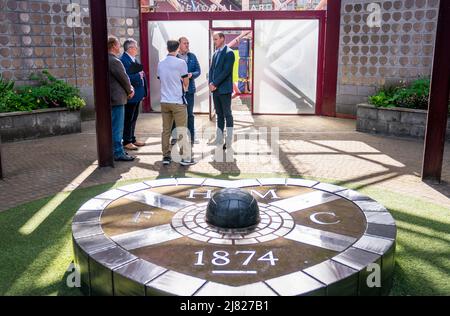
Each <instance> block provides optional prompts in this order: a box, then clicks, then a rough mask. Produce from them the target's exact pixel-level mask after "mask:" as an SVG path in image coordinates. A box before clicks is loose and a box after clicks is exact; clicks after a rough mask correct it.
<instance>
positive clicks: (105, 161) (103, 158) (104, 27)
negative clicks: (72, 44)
mask: <svg viewBox="0 0 450 316" xmlns="http://www.w3.org/2000/svg"><path fill="white" fill-rule="evenodd" d="M89 5H90V13H91V36H92V59H93V62H92V63H93V69H94V100H95V101H94V102H95V113H96V131H97V155H98V164H99V167H114V157H113V145H112V127H111V121H112V118H111V105H110V91H109V78H108V76H109V75H108V45H107V43H108V20H107V16H106V0H91V1H89Z"/></svg>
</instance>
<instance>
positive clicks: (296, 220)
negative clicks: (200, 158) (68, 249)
mask: <svg viewBox="0 0 450 316" xmlns="http://www.w3.org/2000/svg"><path fill="white" fill-rule="evenodd" d="M72 235H73V245H74V254H75V266H76V268H77V270H78V271H79V273H80V276H81V287H82V291H83V292H84V293H85V294H87V295H183V296H191V295H198V296H210V295H221V296H242V295H250V296H270V295H386V294H388V293H389V290H390V288H391V284H392V274H393V270H394V252H395V238H396V226H395V222H394V219H393V218H392V216H391V215H390V213H389V212H388V211H387V210H386V209H385V208H384V207H383V206H382V205H380V204H378V203H377V202H376V201H374V200H372V199H370V198H369V197H367V196H364V195H361V194H359V193H358V192H355V191H352V190H348V189H346V188H343V187H339V186H335V185H331V184H326V183H319V182H316V181H312V180H303V179H284V178H275V179H273V178H270V179H244V180H236V181H227V180H217V179H204V178H182V179H174V178H171V179H158V180H153V181H146V182H142V183H137V184H132V185H128V186H124V187H121V188H118V189H114V190H111V191H107V192H105V193H103V194H101V195H99V196H97V197H95V198H93V199H91V200H89V201H88V202H86V203H85V204H84V205H83V206H82V207H81V208H80V209H79V211H78V212H77V213H76V215H75V217H74V219H73V223H72Z"/></svg>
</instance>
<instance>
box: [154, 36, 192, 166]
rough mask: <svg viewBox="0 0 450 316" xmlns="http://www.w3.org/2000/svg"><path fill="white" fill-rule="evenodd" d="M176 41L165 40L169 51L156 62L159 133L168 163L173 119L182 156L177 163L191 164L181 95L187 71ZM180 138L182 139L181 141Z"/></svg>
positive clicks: (164, 161) (187, 75) (164, 162)
mask: <svg viewBox="0 0 450 316" xmlns="http://www.w3.org/2000/svg"><path fill="white" fill-rule="evenodd" d="M179 46H180V43H179V42H178V41H174V40H169V41H167V50H168V51H169V54H168V55H167V57H166V58H164V59H163V60H162V61H160V62H159V64H158V72H157V76H158V79H159V80H160V81H161V114H162V121H163V132H162V136H161V143H162V153H163V164H164V165H169V164H170V163H171V162H172V155H171V148H170V136H171V134H172V125H173V122H174V121H175V124H176V126H177V129H176V132H177V135H178V138H179V141H178V145H179V146H180V149H181V154H182V159H181V161H180V164H181V165H183V166H188V165H192V164H194V163H195V162H194V160H193V159H192V155H191V151H192V149H191V146H190V144H189V143H188V140H189V137H188V134H187V132H188V129H187V108H186V100H185V97H184V94H185V92H186V91H187V89H188V87H189V74H188V68H187V64H186V62H185V61H184V60H182V59H179V58H178V57H177V54H178V48H179ZM181 140H182V141H181Z"/></svg>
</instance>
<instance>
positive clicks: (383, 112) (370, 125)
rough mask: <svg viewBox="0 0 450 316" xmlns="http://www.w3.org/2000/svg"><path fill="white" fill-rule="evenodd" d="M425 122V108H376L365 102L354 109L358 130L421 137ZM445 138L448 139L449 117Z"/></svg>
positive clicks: (449, 134)
mask: <svg viewBox="0 0 450 316" xmlns="http://www.w3.org/2000/svg"><path fill="white" fill-rule="evenodd" d="M426 124H427V111H425V110H414V109H406V108H377V107H375V106H373V105H370V104H366V103H363V104H358V105H357V109H356V130H357V131H359V132H366V133H375V134H384V135H393V136H406V137H414V138H419V139H423V138H424V137H425V128H426ZM446 139H447V141H450V117H449V120H448V122H447V136H446Z"/></svg>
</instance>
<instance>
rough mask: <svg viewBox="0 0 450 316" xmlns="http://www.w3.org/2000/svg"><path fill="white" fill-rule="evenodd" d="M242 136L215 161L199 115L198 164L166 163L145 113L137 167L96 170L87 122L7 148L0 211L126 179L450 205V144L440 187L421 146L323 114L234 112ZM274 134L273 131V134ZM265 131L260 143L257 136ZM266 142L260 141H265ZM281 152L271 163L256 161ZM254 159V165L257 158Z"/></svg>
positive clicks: (157, 126) (157, 129)
mask: <svg viewBox="0 0 450 316" xmlns="http://www.w3.org/2000/svg"><path fill="white" fill-rule="evenodd" d="M235 121H236V133H237V134H240V135H244V134H246V135H247V136H248V135H253V136H249V137H250V139H249V140H247V141H244V140H240V141H238V142H237V143H236V144H235V154H234V157H233V158H234V160H233V161H232V162H214V161H212V159H211V152H212V151H213V148H212V147H211V146H208V145H207V144H206V142H207V139H205V138H203V137H202V134H203V136H205V137H206V136H207V135H206V132H205V131H207V130H208V129H211V128H213V127H214V124H213V123H211V122H210V121H209V119H208V117H207V116H197V121H196V127H197V133H198V134H199V136H200V138H201V139H200V144H197V145H195V147H194V152H195V157H196V158H197V160H199V163H198V164H196V165H194V166H190V167H182V166H180V165H178V164H175V163H173V164H172V165H171V166H169V167H164V166H163V165H162V163H161V159H162V157H161V154H160V151H161V143H160V133H161V118H160V115H158V114H144V115H141V117H140V120H139V124H138V128H137V129H138V137H139V138H140V139H142V140H145V141H146V142H147V144H148V146H146V147H144V148H142V149H140V150H139V151H138V152H136V155H137V157H138V158H137V159H136V161H134V162H131V163H129V162H118V163H116V167H115V168H114V169H112V168H104V169H98V168H97V161H96V159H97V156H96V155H97V153H96V138H95V122H94V121H88V122H84V123H83V132H82V133H81V134H74V135H66V136H59V137H51V138H45V139H39V140H33V141H23V142H17V143H8V144H3V145H2V158H3V166H4V175H5V179H4V180H3V181H0V211H1V210H6V209H9V208H11V207H14V206H17V205H19V204H22V203H24V202H28V201H32V200H36V199H39V198H43V197H46V196H49V195H52V194H55V193H57V192H60V191H67V190H73V189H75V188H84V187H89V186H93V185H96V184H102V183H114V182H117V181H120V180H131V179H142V178H150V177H159V178H161V177H171V176H177V177H182V176H217V175H222V176H224V177H227V178H231V179H232V178H235V177H239V176H247V175H248V176H252V177H257V176H258V175H260V176H261V177H265V176H267V175H271V176H273V175H274V174H280V176H286V175H290V176H296V177H299V176H302V177H314V178H320V179H329V180H337V181H340V182H341V184H343V185H346V184H348V185H350V184H358V185H359V186H358V188H362V187H365V186H372V187H377V188H382V189H386V190H389V191H392V192H398V193H402V194H406V195H409V196H414V197H418V198H422V199H425V200H428V201H431V202H435V203H438V204H442V205H445V206H449V207H450V184H449V183H450V146H448V145H447V149H446V152H445V157H444V167H443V180H444V183H443V184H441V185H437V184H432V183H423V182H422V181H421V180H420V172H421V164H422V155H423V142H422V141H418V140H414V139H401V138H393V137H383V136H377V135H368V134H363V133H359V132H356V131H355V121H354V120H346V119H337V118H324V117H317V116H299V117H288V116H251V115H248V114H245V113H242V114H236V115H235ZM269 126H272V127H275V126H276V127H278V128H279V147H277V146H276V145H275V143H274V142H272V141H271V139H270V135H269V137H268V139H267V140H266V139H264V135H266V134H265V133H264V131H263V130H260V128H261V127H269ZM269 131H270V128H269ZM258 133H259V136H260V138H259V140H257V139H256V135H258ZM261 136H262V139H261ZM271 148H272V149H273V148H279V149H278V156H277V157H275V158H273V159H271V158H270V157H267V156H265V157H264V156H262V157H261V156H257V155H256V154H257V153H258V152H259V153H260V154H261V153H263V152H266V151H267V152H268V151H269V150H271ZM255 159H256V160H255Z"/></svg>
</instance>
